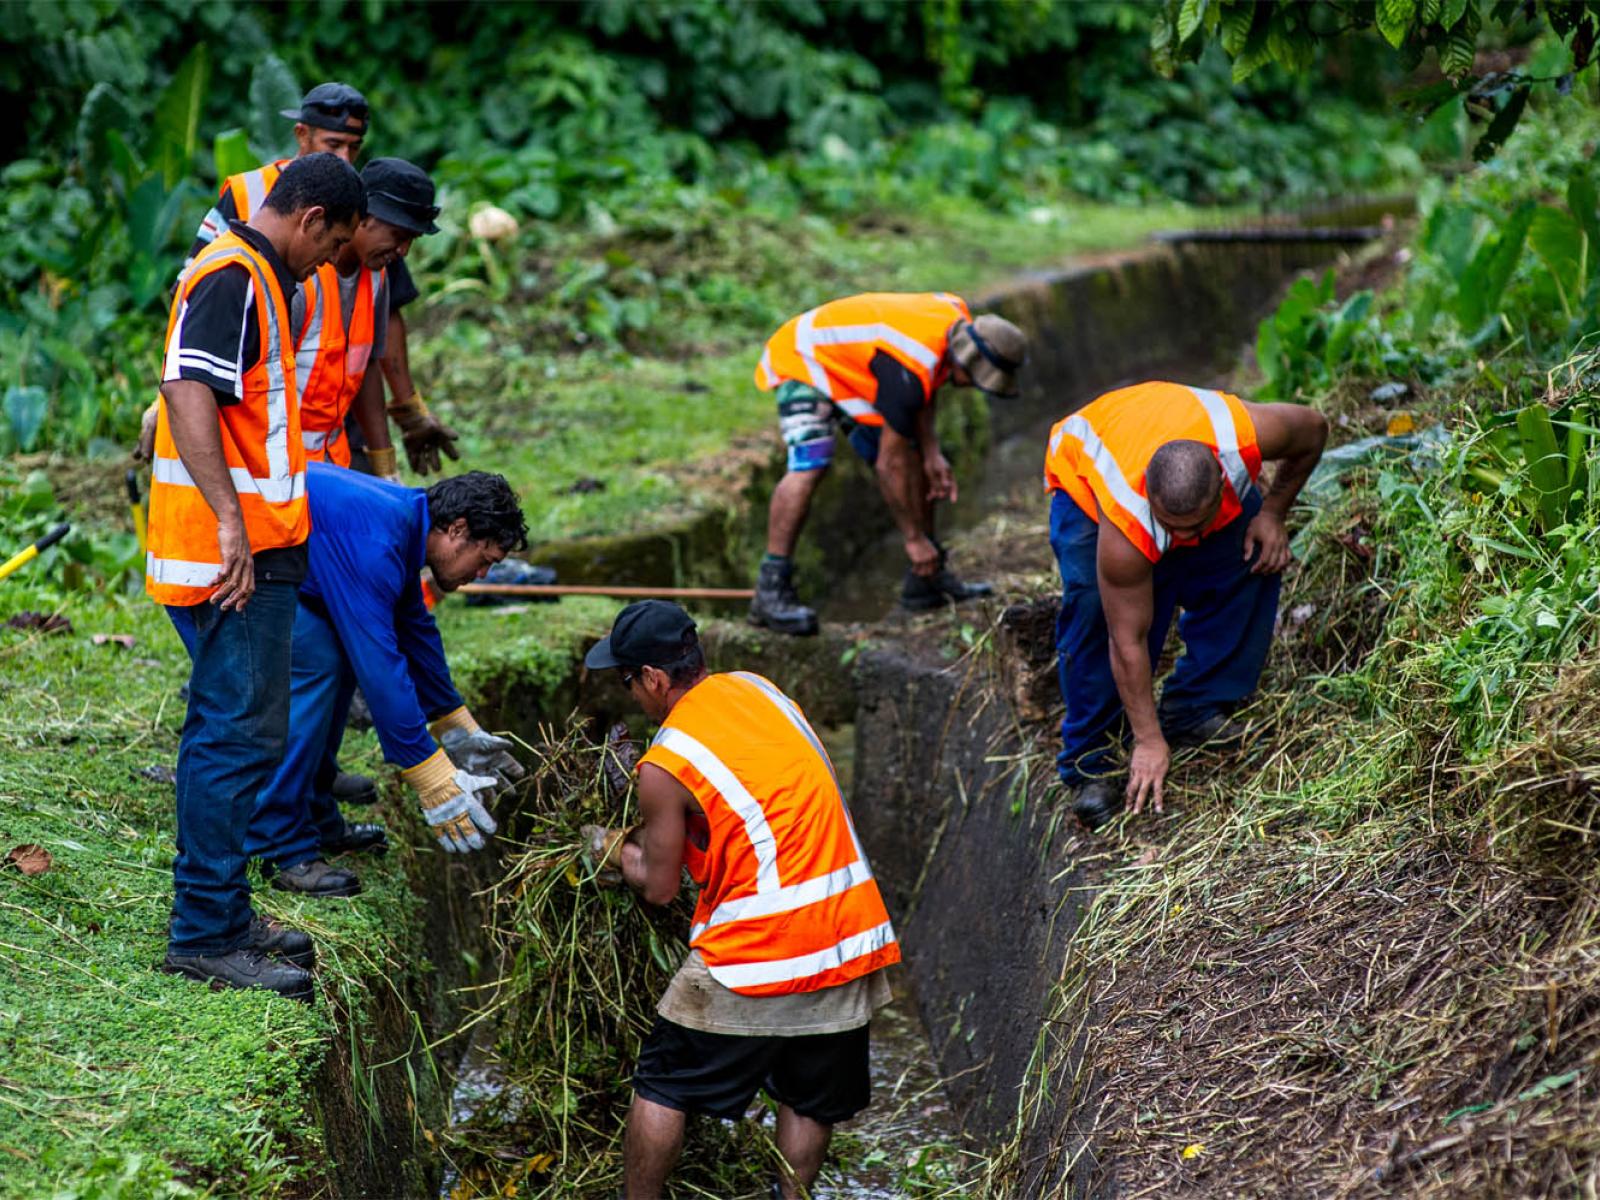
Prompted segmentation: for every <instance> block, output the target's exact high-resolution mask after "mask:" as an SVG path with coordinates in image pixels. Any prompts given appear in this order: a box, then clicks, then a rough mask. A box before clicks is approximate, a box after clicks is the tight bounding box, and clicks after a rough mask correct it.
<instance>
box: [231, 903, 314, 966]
mask: <svg viewBox="0 0 1600 1200" xmlns="http://www.w3.org/2000/svg"><path fill="white" fill-rule="evenodd" d="M245 945H246V946H247V947H248V948H249V949H251V950H259V951H260V952H261V953H262V954H267V955H271V956H272V957H273V958H281V959H283V960H284V961H285V962H290V963H293V964H294V965H295V966H297V967H299V968H300V969H301V970H302V971H309V970H311V968H312V967H314V966H316V965H317V947H316V945H315V944H314V943H313V942H312V940H311V935H310V934H309V933H306V932H305V931H304V930H300V929H290V928H289V927H288V926H287V925H285V924H283V923H282V922H281V921H278V920H276V919H274V918H272V917H269V916H266V915H265V914H263V913H257V914H256V915H255V916H253V917H251V918H250V940H249V941H248V942H246V943H245Z"/></svg>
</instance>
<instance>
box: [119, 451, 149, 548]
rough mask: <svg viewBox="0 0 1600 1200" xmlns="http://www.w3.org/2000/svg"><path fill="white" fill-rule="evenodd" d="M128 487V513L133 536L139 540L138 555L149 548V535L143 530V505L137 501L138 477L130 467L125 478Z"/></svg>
mask: <svg viewBox="0 0 1600 1200" xmlns="http://www.w3.org/2000/svg"><path fill="white" fill-rule="evenodd" d="M125 481H126V483H127V485H128V511H129V512H130V513H132V514H133V535H134V536H135V537H136V538H138V539H139V553H140V554H143V553H144V552H145V551H146V550H148V549H149V548H150V544H149V543H150V538H149V533H148V531H147V530H146V528H145V515H144V505H143V504H142V503H141V502H140V500H139V476H138V473H137V472H135V471H134V470H133V469H132V468H131V467H130V468H129V469H128V474H127V476H126V477H125Z"/></svg>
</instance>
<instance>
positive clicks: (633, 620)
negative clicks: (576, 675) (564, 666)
mask: <svg viewBox="0 0 1600 1200" xmlns="http://www.w3.org/2000/svg"><path fill="white" fill-rule="evenodd" d="M699 642H700V638H699V635H698V634H696V633H695V625H694V622H693V621H692V620H690V618H689V614H688V613H686V612H684V611H683V609H681V608H679V607H678V606H677V605H676V604H673V603H671V602H670V601H667V600H639V601H637V602H635V603H633V604H630V605H628V607H627V608H625V609H623V610H622V611H621V612H620V613H618V614H617V619H616V620H615V621H613V622H612V624H611V634H610V636H609V637H603V638H601V639H600V640H599V641H598V642H596V643H595V644H594V645H593V646H592V647H590V650H589V653H588V654H585V655H584V656H583V665H584V666H586V667H588V668H589V669H590V670H591V671H605V670H608V669H610V668H612V667H660V666H664V665H666V664H667V663H674V662H677V661H678V660H679V659H680V658H682V657H683V655H684V651H686V650H688V649H690V648H691V647H693V646H696V645H698V644H699Z"/></svg>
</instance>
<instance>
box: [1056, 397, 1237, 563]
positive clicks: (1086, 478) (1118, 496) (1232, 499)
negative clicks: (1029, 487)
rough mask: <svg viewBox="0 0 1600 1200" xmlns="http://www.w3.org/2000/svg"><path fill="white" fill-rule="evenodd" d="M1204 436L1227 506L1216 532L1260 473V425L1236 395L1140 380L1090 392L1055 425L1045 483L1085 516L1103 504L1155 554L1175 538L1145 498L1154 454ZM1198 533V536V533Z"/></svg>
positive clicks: (1137, 543) (1188, 541)
mask: <svg viewBox="0 0 1600 1200" xmlns="http://www.w3.org/2000/svg"><path fill="white" fill-rule="evenodd" d="M1187 440H1192V441H1196V442H1204V443H1205V444H1206V445H1208V446H1210V447H1211V449H1212V450H1213V451H1215V452H1216V455H1217V462H1218V463H1219V464H1220V465H1221V467H1222V508H1221V509H1220V510H1219V511H1218V513H1217V518H1216V520H1215V521H1213V522H1212V523H1211V524H1210V526H1208V527H1207V529H1206V531H1205V534H1202V535H1201V536H1202V537H1204V536H1206V534H1211V533H1215V532H1216V531H1217V530H1219V529H1221V528H1222V527H1223V526H1224V525H1226V524H1228V523H1229V522H1230V521H1232V520H1233V519H1234V518H1235V517H1237V516H1238V515H1239V513H1240V512H1241V511H1243V510H1242V507H1241V501H1242V498H1243V496H1244V495H1245V493H1246V492H1248V491H1249V490H1250V487H1251V485H1252V484H1254V483H1255V481H1256V480H1257V479H1259V478H1260V476H1261V448H1260V447H1259V446H1258V445H1256V427H1255V423H1254V422H1253V421H1251V420H1250V414H1249V413H1248V412H1246V411H1245V407H1244V404H1243V402H1241V401H1240V399H1239V398H1238V397H1237V396H1230V395H1228V394H1227V393H1226V392H1213V391H1210V390H1208V389H1206V388H1195V387H1189V386H1187V385H1185V384H1181V383H1140V384H1136V385H1134V386H1133V387H1127V388H1122V389H1120V390H1118V391H1115V392H1107V393H1106V394H1105V395H1103V396H1101V397H1099V398H1098V399H1096V400H1091V401H1090V402H1089V403H1088V404H1086V405H1084V406H1083V407H1082V408H1080V409H1079V410H1078V411H1077V412H1075V413H1073V414H1072V415H1071V416H1070V417H1067V418H1065V419H1064V420H1061V421H1058V422H1057V423H1056V425H1055V427H1054V428H1053V429H1051V430H1050V449H1049V451H1048V453H1047V454H1046V455H1045V460H1044V485H1045V488H1046V489H1047V490H1049V491H1057V492H1065V493H1066V494H1067V495H1069V496H1071V497H1072V498H1073V500H1074V501H1076V502H1077V505H1078V507H1079V508H1081V509H1082V510H1083V511H1084V512H1085V513H1086V514H1088V516H1090V517H1091V518H1093V519H1095V520H1096V521H1098V520H1099V517H1098V516H1097V515H1096V511H1095V502H1096V501H1097V500H1098V501H1099V505H1100V510H1101V511H1103V512H1104V513H1105V514H1106V515H1107V516H1108V517H1110V518H1111V523H1112V524H1113V525H1115V526H1116V527H1117V528H1118V529H1120V530H1122V532H1123V533H1124V534H1126V535H1127V537H1128V540H1129V541H1130V542H1132V543H1133V544H1134V545H1135V546H1137V547H1138V548H1139V550H1140V551H1141V552H1142V553H1143V554H1144V556H1145V557H1146V558H1148V559H1149V560H1150V561H1151V562H1156V561H1158V560H1159V559H1160V558H1161V556H1162V555H1163V554H1165V553H1166V551H1167V549H1168V548H1169V547H1170V546H1171V545H1173V544H1174V543H1176V544H1178V545H1193V544H1194V540H1191V539H1187V538H1185V539H1176V538H1173V537H1172V535H1171V534H1170V533H1168V532H1167V530H1166V529H1165V528H1164V527H1163V526H1161V525H1160V524H1158V523H1157V521H1156V519H1155V516H1154V515H1153V514H1152V513H1151V511H1150V502H1149V500H1148V499H1146V492H1145V482H1144V473H1145V468H1146V467H1148V466H1149V465H1150V457H1151V456H1152V455H1153V454H1155V452H1156V451H1157V450H1158V449H1160V448H1161V447H1162V446H1164V445H1165V444H1166V443H1168V442H1175V441H1187ZM1195 540H1197V539H1195Z"/></svg>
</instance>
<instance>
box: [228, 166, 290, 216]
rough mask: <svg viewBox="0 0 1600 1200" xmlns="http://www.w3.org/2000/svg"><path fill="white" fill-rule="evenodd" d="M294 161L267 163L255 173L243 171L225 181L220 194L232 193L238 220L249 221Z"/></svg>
mask: <svg viewBox="0 0 1600 1200" xmlns="http://www.w3.org/2000/svg"><path fill="white" fill-rule="evenodd" d="M293 161H294V160H293V159H292V158H280V159H278V161H277V162H269V163H266V164H264V165H263V166H259V167H257V168H256V169H255V170H254V171H241V172H240V173H239V174H237V175H229V176H228V178H227V179H225V180H224V181H223V183H222V189H221V192H219V193H218V194H219V195H221V194H224V193H232V195H233V207H234V208H235V209H236V210H237V211H238V214H239V216H238V218H237V219H238V220H240V221H248V220H249V219H250V215H251V214H252V213H254V212H255V211H256V209H258V208H260V207H261V202H262V201H263V200H265V199H266V198H267V193H268V192H270V191H271V190H272V185H273V184H275V183H277V182H278V176H279V175H282V174H283V169H284V168H285V167H286V166H288V165H289V164H290V163H291V162H293Z"/></svg>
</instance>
